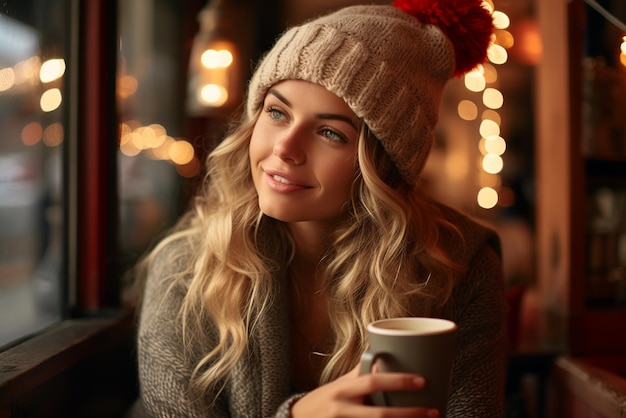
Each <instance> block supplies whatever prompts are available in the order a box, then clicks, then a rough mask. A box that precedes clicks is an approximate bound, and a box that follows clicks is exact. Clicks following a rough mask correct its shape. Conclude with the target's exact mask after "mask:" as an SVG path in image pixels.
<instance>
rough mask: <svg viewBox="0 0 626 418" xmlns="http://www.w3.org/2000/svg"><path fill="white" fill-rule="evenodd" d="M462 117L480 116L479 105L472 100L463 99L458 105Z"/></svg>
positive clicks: (465, 118)
mask: <svg viewBox="0 0 626 418" xmlns="http://www.w3.org/2000/svg"><path fill="white" fill-rule="evenodd" d="M457 111H458V113H459V116H460V117H461V119H464V120H474V119H476V117H477V116H478V107H476V104H475V103H474V102H472V101H471V100H461V101H460V102H459V105H458V106H457Z"/></svg>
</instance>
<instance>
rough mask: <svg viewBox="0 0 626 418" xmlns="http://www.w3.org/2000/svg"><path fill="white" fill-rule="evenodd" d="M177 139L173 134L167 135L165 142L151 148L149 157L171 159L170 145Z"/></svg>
mask: <svg viewBox="0 0 626 418" xmlns="http://www.w3.org/2000/svg"><path fill="white" fill-rule="evenodd" d="M175 142H176V140H175V139H174V138H172V137H171V136H166V137H165V139H164V141H163V144H161V145H160V146H158V147H156V148H154V149H151V150H149V151H150V152H148V157H150V158H153V159H155V160H169V159H170V147H171V146H172V144H174V143H175Z"/></svg>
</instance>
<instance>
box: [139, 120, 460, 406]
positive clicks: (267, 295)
mask: <svg viewBox="0 0 626 418" xmlns="http://www.w3.org/2000/svg"><path fill="white" fill-rule="evenodd" d="M260 112H261V110H259V112H258V113H257V114H256V115H254V116H253V117H251V118H249V119H245V117H244V119H243V120H242V121H241V122H240V123H239V125H238V126H237V127H235V129H234V130H232V132H231V133H230V134H229V135H227V136H226V138H225V139H224V141H223V142H222V143H221V144H219V145H218V146H217V147H216V149H215V150H214V151H213V152H212V153H211V154H210V155H209V157H208V158H207V174H206V176H205V178H204V181H203V183H202V186H201V187H200V189H199V191H198V194H197V196H196V197H195V199H194V201H193V204H192V208H191V209H190V210H189V211H188V213H187V214H186V215H185V216H184V217H183V218H182V219H181V220H180V221H179V223H178V225H177V226H176V228H175V231H174V232H173V233H172V234H170V235H169V236H168V237H167V238H166V239H165V240H163V241H161V243H160V244H159V245H158V246H157V247H156V248H155V249H154V250H153V251H152V253H151V254H150V255H149V257H148V258H147V259H146V263H145V264H144V270H145V269H147V268H149V264H150V263H151V260H154V257H156V255H157V254H158V252H159V251H160V249H162V248H163V247H164V246H166V245H167V244H169V243H171V242H173V241H176V240H186V239H190V240H192V241H193V242H194V245H190V246H187V247H185V248H189V249H190V250H191V251H193V252H194V254H193V260H194V263H192V265H191V266H190V271H188V272H183V273H186V274H180V275H177V277H181V278H183V279H182V280H186V281H187V283H185V286H187V289H188V290H187V293H186V296H185V298H184V302H183V305H182V307H181V311H180V316H181V320H182V323H183V341H184V343H185V346H186V347H187V349H188V350H191V346H192V344H191V341H193V339H194V338H196V337H198V333H202V332H203V331H202V330H203V329H205V328H206V323H207V321H211V323H213V324H214V326H215V327H216V328H217V330H218V334H219V342H218V344H217V345H216V346H215V347H212V348H211V349H210V351H208V352H207V353H205V354H204V356H203V357H202V359H201V360H200V362H199V363H198V364H197V365H196V367H195V370H194V374H193V378H192V381H191V388H192V389H193V391H194V392H196V391H197V393H199V394H202V393H206V391H207V390H221V389H222V388H223V387H224V384H225V382H226V381H227V379H228V376H229V372H230V371H231V370H232V368H233V367H234V365H235V364H236V363H237V361H238V360H240V359H241V358H242V357H244V356H245V355H246V354H247V350H248V346H249V340H250V335H251V334H252V333H253V332H254V330H255V328H256V327H257V325H258V323H259V320H260V318H262V317H263V316H264V314H265V312H266V311H267V309H268V307H269V305H270V302H271V301H272V300H273V299H275V298H276V297H277V280H279V278H280V277H281V274H284V273H285V271H287V269H288V265H289V263H290V260H291V258H292V256H293V242H292V240H291V238H290V236H289V233H288V230H287V228H286V227H285V225H284V224H283V223H282V222H279V221H277V220H275V219H271V218H269V217H267V216H264V215H263V214H262V213H261V211H260V209H259V206H258V201H257V194H256V190H255V188H254V185H253V182H252V176H251V169H250V162H249V157H248V146H249V143H250V138H251V135H252V130H253V128H254V124H255V122H256V120H257V119H258V117H259V114H260ZM357 152H358V159H357V162H358V168H357V176H356V178H355V181H354V184H353V187H352V196H351V199H350V201H349V202H347V204H346V205H347V206H346V213H347V216H346V217H345V222H342V223H341V225H339V227H338V228H337V230H336V231H334V232H333V236H332V239H331V243H332V245H329V246H328V251H327V253H326V255H325V257H323V259H322V262H321V263H320V266H319V271H318V273H319V274H320V277H323V278H324V285H325V290H326V291H327V294H328V295H329V298H330V300H332V306H333V309H332V310H329V312H328V315H329V318H330V324H331V333H332V335H331V339H332V349H331V351H330V353H328V356H327V357H325V359H326V364H325V367H324V369H323V372H322V376H321V379H320V380H321V381H320V384H323V383H326V382H329V381H331V380H334V379H336V378H337V377H339V376H341V375H343V374H345V373H346V372H348V371H349V370H350V369H352V368H353V367H354V366H355V365H356V363H357V362H358V360H359V357H360V355H361V353H362V352H363V351H364V350H365V349H366V345H367V337H366V324H368V323H369V322H371V321H373V320H376V319H380V318H385V317H393V316H405V315H411V314H415V312H412V311H411V306H414V303H413V304H411V303H409V301H414V300H415V299H414V298H418V299H424V300H428V301H430V302H431V303H439V304H443V303H445V301H446V300H447V299H448V297H449V296H450V293H451V291H452V287H453V281H454V277H455V274H456V273H457V272H458V270H459V269H460V266H458V265H457V264H456V263H455V262H454V260H452V259H451V257H450V256H449V253H448V251H447V250H446V248H445V247H444V246H443V244H442V242H445V241H446V240H448V239H449V238H451V237H452V238H456V239H462V238H461V236H460V234H458V231H456V229H455V227H454V226H453V225H452V224H451V223H449V222H447V221H446V220H445V218H444V216H443V214H442V213H440V211H439V209H438V206H436V205H435V204H433V203H432V202H431V201H430V200H429V199H428V198H426V197H425V196H423V195H422V194H421V193H420V192H419V190H417V189H416V188H412V187H410V186H408V185H406V184H405V183H404V182H403V181H402V180H401V177H400V175H399V174H398V172H397V170H396V169H395V167H394V165H393V163H392V162H391V160H390V159H389V157H388V156H387V154H386V153H385V152H384V150H383V149H382V146H381V145H380V143H379V141H378V140H376V138H375V137H374V136H373V135H372V134H371V133H370V132H369V131H368V129H367V127H366V126H365V125H364V124H363V127H362V129H361V133H360V137H359V144H358V151H357ZM209 231H210V233H209ZM442 234H443V235H445V236H446V239H442ZM425 283H428V286H425ZM190 354H191V353H190Z"/></svg>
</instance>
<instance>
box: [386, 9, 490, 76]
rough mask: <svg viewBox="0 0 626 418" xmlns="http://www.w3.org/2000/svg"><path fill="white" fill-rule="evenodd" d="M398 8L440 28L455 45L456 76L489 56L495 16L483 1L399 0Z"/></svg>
mask: <svg viewBox="0 0 626 418" xmlns="http://www.w3.org/2000/svg"><path fill="white" fill-rule="evenodd" d="M393 5H394V6H395V7H397V8H398V9H400V10H402V11H404V12H406V13H408V14H410V15H412V16H414V17H416V18H417V19H418V20H419V21H420V22H422V23H428V24H431V25H435V26H437V27H438V28H440V29H441V30H442V31H443V33H444V34H445V35H446V36H447V37H448V38H449V39H450V41H451V42H452V45H453V46H454V55H455V59H456V68H455V72H454V74H455V76H461V75H463V74H465V73H466V72H468V71H470V70H472V69H474V68H475V67H476V66H477V65H478V64H481V63H483V62H485V60H486V59H487V49H488V48H489V44H490V43H491V36H492V33H493V29H494V26H493V18H492V16H491V14H490V13H489V11H488V10H487V9H486V8H485V7H484V6H483V0H395V2H394V4H393Z"/></svg>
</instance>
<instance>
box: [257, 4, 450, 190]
mask: <svg viewBox="0 0 626 418" xmlns="http://www.w3.org/2000/svg"><path fill="white" fill-rule="evenodd" d="M454 65H455V63H454V49H453V47H452V44H451V42H450V41H449V40H448V38H447V37H446V36H445V35H444V34H443V33H442V32H441V31H440V30H439V29H438V28H437V27H435V26H433V25H427V24H422V23H421V22H419V21H418V20H417V19H416V18H415V17H413V16H410V15H408V14H406V13H405V12H402V11H401V10H399V9H397V8H395V7H393V6H387V5H371V6H352V7H347V8H344V9H341V10H339V11H337V12H335V13H332V14H330V15H327V16H323V17H321V18H318V19H315V20H312V21H309V22H307V23H305V24H303V25H301V26H297V27H294V28H292V29H290V30H288V31H287V32H286V33H285V34H284V35H283V36H282V37H281V38H280V39H279V40H278V42H277V43H276V45H275V46H274V48H272V50H271V51H270V52H269V53H268V54H267V55H266V56H265V57H264V58H263V59H262V61H261V62H260V64H259V65H258V68H257V70H256V72H255V73H254V75H253V77H252V79H251V81H250V85H249V89H248V97H247V112H248V115H252V114H253V113H254V112H255V111H256V110H257V109H258V108H259V107H260V106H261V105H262V102H263V99H264V96H265V94H266V92H267V90H268V89H269V88H270V87H271V86H272V85H273V84H275V83H277V82H279V81H281V80H287V79H298V80H305V81H310V82H313V83H317V84H320V85H322V86H324V87H325V88H326V89H328V90H329V91H331V92H333V93H334V94H335V95H337V96H339V97H341V98H342V99H343V100H344V101H345V102H346V103H347V104H348V105H349V106H350V107H351V108H352V110H353V111H354V112H355V113H356V115H357V116H358V117H360V118H362V119H363V120H364V121H365V123H366V124H367V125H368V127H369V128H370V130H371V131H372V132H373V133H374V135H376V137H377V138H378V139H379V140H380V142H381V143H382V145H383V147H384V149H385V151H386V152H387V154H388V155H389V156H390V157H391V159H392V161H393V162H394V164H395V165H396V167H397V168H398V170H399V172H400V173H401V174H402V176H403V178H404V180H405V182H407V183H408V184H411V185H413V184H415V183H416V181H417V178H418V176H419V173H420V172H421V170H422V168H423V166H424V162H425V161H426V158H427V156H428V153H429V151H430V148H431V146H432V144H433V140H434V134H433V131H434V127H435V125H436V123H437V115H438V112H439V105H440V101H441V95H442V91H443V88H444V86H445V84H446V82H447V81H448V80H449V79H450V78H451V76H452V75H453V73H454Z"/></svg>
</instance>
